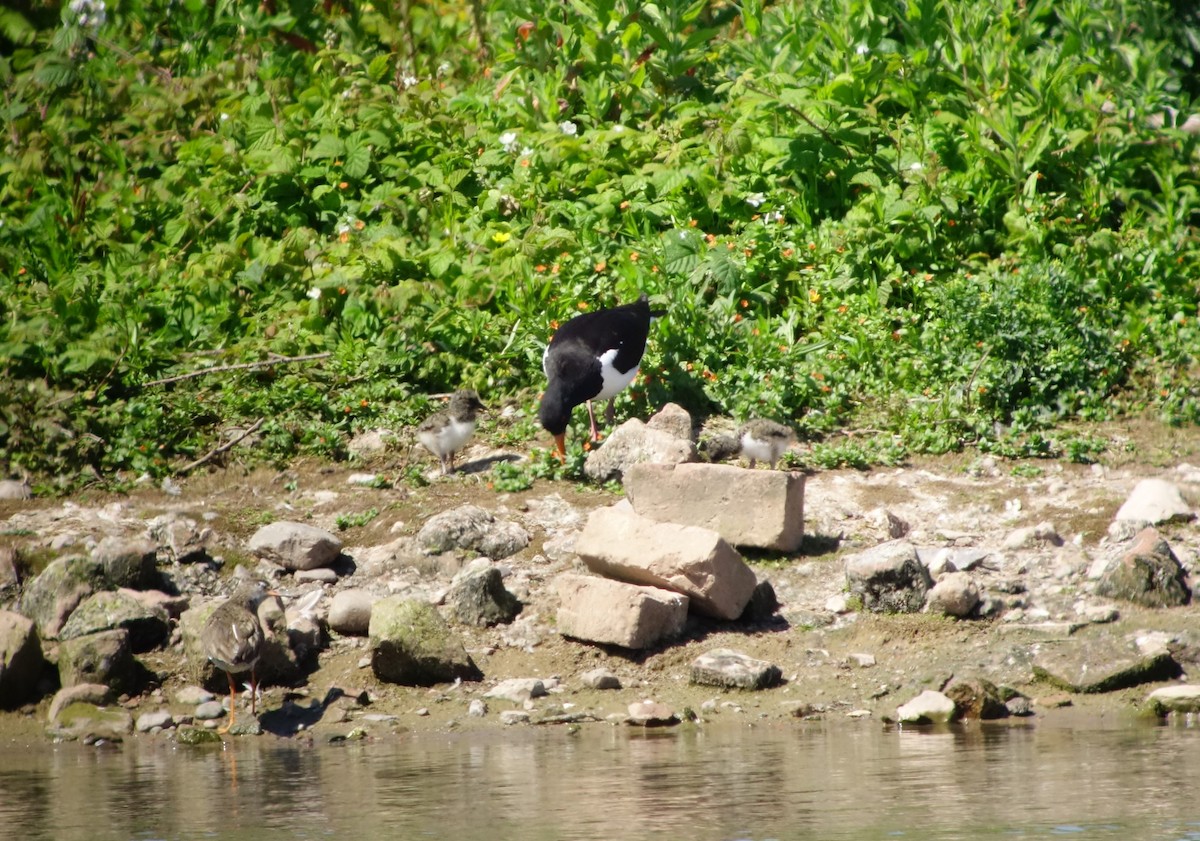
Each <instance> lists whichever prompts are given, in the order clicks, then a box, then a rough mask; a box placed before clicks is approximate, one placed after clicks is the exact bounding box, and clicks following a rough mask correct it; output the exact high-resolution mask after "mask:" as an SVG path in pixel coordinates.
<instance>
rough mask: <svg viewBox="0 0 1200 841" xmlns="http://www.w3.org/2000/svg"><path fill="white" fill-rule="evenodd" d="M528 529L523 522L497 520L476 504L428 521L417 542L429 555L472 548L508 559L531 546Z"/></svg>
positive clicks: (494, 557) (439, 515) (484, 553)
mask: <svg viewBox="0 0 1200 841" xmlns="http://www.w3.org/2000/svg"><path fill="white" fill-rule="evenodd" d="M529 539H530V537H529V532H527V531H526V530H525V529H524V528H523V527H522V526H521V525H519V524H517V523H514V522H511V521H508V520H497V519H496V518H495V516H493V515H492V514H491V513H490V512H488V511H485V510H484V509H482V508H480V507H478V506H476V505H462V506H459V507H458V508H453V509H451V510H449V511H443V512H442V513H441V514H435V515H434V516H433V517H430V518H429V519H428V520H426V521H425V524H424V525H423V526H421V530H420V531H419V532H418V533H417V543H418V545H420V547H421V549H422V550H424V551H425V552H428V553H429V554H438V553H441V552H449V551H450V550H452V549H469V550H471V551H474V552H479V553H480V554H482V555H486V556H487V557H489V558H491V559H492V560H494V561H498V560H501V559H502V558H507V557H509V556H511V555H515V554H516V553H517V552H520V551H521V550H522V549H524V548H525V547H526V546H528V545H529Z"/></svg>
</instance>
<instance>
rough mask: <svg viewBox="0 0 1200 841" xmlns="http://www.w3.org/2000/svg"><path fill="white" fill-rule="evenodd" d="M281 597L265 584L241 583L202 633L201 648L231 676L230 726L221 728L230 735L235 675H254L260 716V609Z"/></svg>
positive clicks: (252, 709)
mask: <svg viewBox="0 0 1200 841" xmlns="http://www.w3.org/2000/svg"><path fill="white" fill-rule="evenodd" d="M273 595H277V594H276V593H274V592H272V591H270V590H268V589H267V585H266V584H264V583H263V582H262V581H257V580H251V581H247V582H244V583H243V584H241V585H240V586H239V587H238V588H237V589H236V590H234V592H233V595H232V596H230V597H229V598H228V599H227V600H226V601H224V602H222V603H221V604H219V605H217V608H216V610H214V611H213V612H212V613H211V614H210V615H209V617H208V619H207V621H205V623H204V627H203V628H201V630H200V646H201V648H202V649H203V650H204V655H205V656H206V657H207V658H208V659H209V660H210V661H212V664H213V665H214V666H216V667H217V668H218V669H220V670H221V671H223V672H225V674H226V675H227V676H228V677H229V723H228V724H227V725H225V727H223V728H222V729H221V732H223V733H227V732H229V729H230V728H231V727H233V723H234V720H235V718H236V709H237V705H236V701H237V685H236V683H235V681H234V678H233V676H234V675H235V674H242V673H243V672H249V673H250V714H251V715H256V714H257V708H256V701H257V697H258V676H257V674H256V672H255V667H256V666H257V665H258V660H259V657H261V656H262V650H263V645H264V644H265V643H266V635H265V634H264V633H263V629H262V625H261V624H259V621H258V606H259V605H260V604H261V603H262V602H263V600H264V599H266V598H267V597H268V596H273Z"/></svg>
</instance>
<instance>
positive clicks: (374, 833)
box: [0, 722, 1200, 841]
mask: <svg viewBox="0 0 1200 841" xmlns="http://www.w3.org/2000/svg"><path fill="white" fill-rule="evenodd" d="M1197 738H1200V734H1198V732H1197V731H1196V730H1193V729H1188V728H1182V727H1148V726H1131V727H1126V728H1098V727H1094V726H1093V727H1087V728H1078V727H1054V726H1040V725H1029V726H1017V727H1009V726H995V727H993V726H978V725H975V726H965V727H956V728H954V729H945V730H938V731H914V730H894V729H888V728H884V727H881V726H880V725H878V724H874V723H867V722H864V723H860V724H843V723H838V724H836V725H822V724H820V723H817V724H809V723H794V724H772V725H768V726H761V727H754V728H751V727H737V726H732V725H723V726H717V727H713V726H707V727H705V728H703V729H677V730H673V731H670V732H650V733H646V732H641V731H633V730H629V729H624V728H611V727H608V726H606V725H600V726H596V727H594V728H585V729H584V730H583V731H582V732H580V733H578V734H575V735H572V734H570V733H568V732H567V731H566V730H565V729H562V728H554V729H535V728H519V729H511V730H504V731H502V732H494V733H487V734H472V735H463V736H447V737H444V738H436V737H431V736H425V737H421V738H419V739H409V740H399V739H397V740H395V741H391V740H389V741H379V742H374V743H366V744H364V743H352V744H342V745H331V746H316V747H314V746H311V745H307V744H305V743H304V742H301V741H286V742H280V741H274V740H270V739H265V738H264V739H259V740H238V741H236V742H234V743H231V746H230V747H229V748H228V749H224V750H222V749H220V748H212V747H209V748H186V747H176V746H174V745H173V744H171V743H169V742H167V741H165V740H163V741H158V740H149V739H138V740H131V741H130V742H129V743H127V744H126V745H124V746H123V747H120V748H116V749H108V750H105V749H96V748H88V747H83V746H80V745H58V746H47V745H35V746H32V747H12V746H0V827H4V834H5V836H6V837H11V838H22V839H25V838H28V839H42V838H45V839H61V841H72V840H73V839H89V841H90V839H98V840H99V841H105V839H201V838H204V839H209V838H223V839H225V838H227V839H239V838H246V839H249V838H253V839H255V841H270V839H276V838H289V839H291V838H295V839H307V838H365V839H374V838H396V839H414V838H454V839H465V840H466V841H470V839H489V840H492V839H506V838H514V839H515V838H520V839H554V841H564V839H601V838H603V839H643V838H647V839H649V838H654V839H674V838H679V839H689V841H705V840H706V839H712V841H732V839H771V838H773V839H822V840H823V841H824V840H825V839H828V841H839V839H846V841H850V839H855V841H857V839H884V838H896V837H900V838H914V839H922V840H924V839H960V838H988V837H1003V838H1006V839H1009V838H1020V839H1049V838H1059V837H1061V836H1063V835H1067V836H1071V837H1077V838H1113V839H1118V838H1119V839H1122V841H1129V840H1132V841H1142V839H1146V840H1147V841H1148V839H1160V838H1179V839H1195V840H1196V841H1200V806H1198V805H1197V804H1196V802H1195V798H1194V797H1193V796H1192V795H1191V793H1190V787H1191V784H1192V781H1194V780H1196V779H1198V778H1200V777H1198V775H1200V752H1198V750H1197V747H1198V745H1197V744H1196V741H1197Z"/></svg>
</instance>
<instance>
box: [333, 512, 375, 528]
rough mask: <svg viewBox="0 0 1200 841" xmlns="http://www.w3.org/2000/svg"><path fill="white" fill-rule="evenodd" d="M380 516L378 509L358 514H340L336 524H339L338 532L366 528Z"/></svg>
mask: <svg viewBox="0 0 1200 841" xmlns="http://www.w3.org/2000/svg"><path fill="white" fill-rule="evenodd" d="M378 516H379V509H378V508H368V509H367V510H366V511H360V512H359V513H357V514H338V516H337V519H336V520H335V521H334V522H335V523H336V524H337V527H338V531H345V530H346V529H354V528H359V527H360V526H365V525H366V524H367V523H369V522H371V521H372V520H374V519H375V518H376V517H378Z"/></svg>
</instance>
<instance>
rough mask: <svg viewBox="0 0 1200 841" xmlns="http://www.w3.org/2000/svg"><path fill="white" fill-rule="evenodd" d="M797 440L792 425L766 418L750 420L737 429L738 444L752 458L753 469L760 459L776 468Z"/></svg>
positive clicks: (745, 455) (744, 454)
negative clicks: (776, 463) (785, 451)
mask: <svg viewBox="0 0 1200 841" xmlns="http://www.w3.org/2000/svg"><path fill="white" fill-rule="evenodd" d="M795 440H796V433H795V432H794V431H792V429H791V427H787V426H784V425H783V424H781V423H776V422H775V421H773V420H766V419H765V418H756V419H755V420H752V421H748V422H746V423H745V424H743V425H742V427H741V428H740V429H739V430H738V431H737V442H738V445H739V447H740V449H741V453H742V455H743V456H744V457H745V458H748V459H749V460H750V469H751V470H753V469H754V465H755V463H756V462H757V461H760V460H761V461H765V462H767V463H768V464H770V465H771V469H772V470H774V469H775V462H777V461H779V457H780V456H782V455H783V451H784V450H786V449H787V448H788V447H790V446H791V445H792V442H793V441H795Z"/></svg>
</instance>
